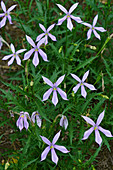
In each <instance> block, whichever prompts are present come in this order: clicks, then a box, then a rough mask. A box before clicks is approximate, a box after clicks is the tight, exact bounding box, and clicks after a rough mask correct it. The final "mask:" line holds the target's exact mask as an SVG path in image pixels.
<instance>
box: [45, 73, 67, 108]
mask: <svg viewBox="0 0 113 170" xmlns="http://www.w3.org/2000/svg"><path fill="white" fill-rule="evenodd" d="M64 77H65V75H63V76H61V77H60V78H59V79H58V80H57V81H56V83H54V84H53V83H52V82H51V81H50V80H49V79H48V78H46V77H44V76H42V78H43V80H44V81H45V82H46V83H47V84H48V85H49V86H51V88H50V89H49V90H48V91H47V92H45V93H44V95H43V100H42V101H45V100H47V99H48V98H49V96H50V94H51V93H52V91H53V97H52V103H53V104H54V105H55V106H56V105H57V103H58V97H57V91H58V93H59V94H60V96H61V97H62V98H63V99H64V100H68V99H67V94H66V93H65V92H64V91H63V90H61V89H60V88H59V87H58V86H59V84H60V83H61V82H62V81H63V80H64Z"/></svg>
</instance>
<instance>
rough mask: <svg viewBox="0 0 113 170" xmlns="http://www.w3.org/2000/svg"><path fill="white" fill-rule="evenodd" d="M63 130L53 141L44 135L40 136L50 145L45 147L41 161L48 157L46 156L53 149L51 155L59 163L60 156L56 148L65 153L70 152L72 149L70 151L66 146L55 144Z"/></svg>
mask: <svg viewBox="0 0 113 170" xmlns="http://www.w3.org/2000/svg"><path fill="white" fill-rule="evenodd" d="M60 133H61V130H60V131H59V132H58V133H57V134H56V135H55V136H54V138H53V141H52V143H51V142H50V141H49V140H48V139H47V138H46V137H44V136H40V137H41V138H42V140H43V141H44V142H45V143H46V144H47V145H49V146H47V147H46V148H45V150H44V151H43V152H42V154H41V161H43V160H45V159H46V156H47V154H48V152H49V151H50V150H51V156H52V161H53V162H54V163H55V164H57V162H58V156H57V154H56V152H55V150H54V149H57V150H59V151H61V152H63V153H68V152H70V151H68V150H67V149H66V148H65V147H64V146H59V145H55V143H56V142H57V140H58V138H59V136H60Z"/></svg>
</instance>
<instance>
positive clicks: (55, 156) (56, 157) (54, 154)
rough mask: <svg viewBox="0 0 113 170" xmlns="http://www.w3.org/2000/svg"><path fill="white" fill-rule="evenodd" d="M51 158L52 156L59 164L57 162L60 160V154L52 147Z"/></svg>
mask: <svg viewBox="0 0 113 170" xmlns="http://www.w3.org/2000/svg"><path fill="white" fill-rule="evenodd" d="M51 158H52V161H53V162H54V163H55V164H56V165H57V162H58V156H57V154H56V152H55V150H54V148H52V149H51Z"/></svg>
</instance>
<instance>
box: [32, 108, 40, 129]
mask: <svg viewBox="0 0 113 170" xmlns="http://www.w3.org/2000/svg"><path fill="white" fill-rule="evenodd" d="M35 119H36V122H37V125H38V126H39V127H41V124H42V120H41V118H40V114H39V113H38V111H35V112H33V113H32V115H31V120H32V121H33V123H35Z"/></svg>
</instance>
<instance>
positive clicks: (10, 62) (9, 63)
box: [8, 57, 15, 66]
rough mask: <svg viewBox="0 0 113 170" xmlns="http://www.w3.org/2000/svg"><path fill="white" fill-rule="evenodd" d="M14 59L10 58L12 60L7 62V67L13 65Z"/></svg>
mask: <svg viewBox="0 0 113 170" xmlns="http://www.w3.org/2000/svg"><path fill="white" fill-rule="evenodd" d="M14 59H15V58H14V57H12V58H11V59H10V60H9V62H8V66H9V65H11V64H12V63H13V61H14Z"/></svg>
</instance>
